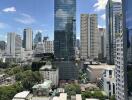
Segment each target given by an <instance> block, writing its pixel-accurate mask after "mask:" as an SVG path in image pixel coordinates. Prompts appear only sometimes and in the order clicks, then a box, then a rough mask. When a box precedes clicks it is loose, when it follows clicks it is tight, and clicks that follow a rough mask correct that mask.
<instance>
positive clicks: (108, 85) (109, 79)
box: [102, 67, 116, 97]
mask: <svg viewBox="0 0 132 100" xmlns="http://www.w3.org/2000/svg"><path fill="white" fill-rule="evenodd" d="M102 79H103V89H104V91H105V92H106V94H107V95H108V96H109V97H110V96H113V95H115V89H116V81H115V67H113V68H110V67H109V68H106V69H105V70H104V73H103V78H102Z"/></svg>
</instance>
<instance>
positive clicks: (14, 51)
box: [7, 33, 22, 57]
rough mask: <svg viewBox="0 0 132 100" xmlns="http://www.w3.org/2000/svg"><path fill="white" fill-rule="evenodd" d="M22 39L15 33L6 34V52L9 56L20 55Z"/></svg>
mask: <svg viewBox="0 0 132 100" xmlns="http://www.w3.org/2000/svg"><path fill="white" fill-rule="evenodd" d="M21 48H22V40H21V37H20V35H17V34H16V33H8V34H7V54H8V55H9V56H11V57H20V55H21Z"/></svg>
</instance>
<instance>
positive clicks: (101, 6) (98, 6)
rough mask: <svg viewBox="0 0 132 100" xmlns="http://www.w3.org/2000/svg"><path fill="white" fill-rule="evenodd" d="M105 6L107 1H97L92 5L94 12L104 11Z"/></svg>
mask: <svg viewBox="0 0 132 100" xmlns="http://www.w3.org/2000/svg"><path fill="white" fill-rule="evenodd" d="M106 4H107V0H97V2H96V3H95V4H94V5H93V7H94V8H95V11H100V10H104V9H105V6H106Z"/></svg>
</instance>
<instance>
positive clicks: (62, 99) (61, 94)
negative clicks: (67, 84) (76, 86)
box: [53, 93, 67, 100]
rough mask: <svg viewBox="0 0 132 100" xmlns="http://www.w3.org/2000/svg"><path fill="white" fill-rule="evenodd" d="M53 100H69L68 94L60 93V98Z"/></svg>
mask: <svg viewBox="0 0 132 100" xmlns="http://www.w3.org/2000/svg"><path fill="white" fill-rule="evenodd" d="M53 100H67V93H60V96H58V97H57V96H55V97H53Z"/></svg>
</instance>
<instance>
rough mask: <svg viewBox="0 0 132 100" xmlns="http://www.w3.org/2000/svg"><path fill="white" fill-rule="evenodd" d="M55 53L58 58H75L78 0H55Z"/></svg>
mask: <svg viewBox="0 0 132 100" xmlns="http://www.w3.org/2000/svg"><path fill="white" fill-rule="evenodd" d="M54 4H55V5H54V7H55V8H54V54H55V58H56V59H63V60H65V61H69V60H72V59H74V58H75V42H76V41H75V40H76V0H55V3H54Z"/></svg>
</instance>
